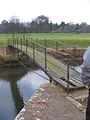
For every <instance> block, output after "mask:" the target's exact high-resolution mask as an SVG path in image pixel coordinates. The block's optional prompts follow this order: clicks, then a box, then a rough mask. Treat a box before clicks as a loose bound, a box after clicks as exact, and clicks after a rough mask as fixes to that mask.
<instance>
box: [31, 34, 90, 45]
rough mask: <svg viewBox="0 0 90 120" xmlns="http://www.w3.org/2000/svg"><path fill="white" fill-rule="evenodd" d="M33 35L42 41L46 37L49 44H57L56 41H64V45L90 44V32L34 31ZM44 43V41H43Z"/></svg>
mask: <svg viewBox="0 0 90 120" xmlns="http://www.w3.org/2000/svg"><path fill="white" fill-rule="evenodd" d="M31 37H32V38H33V39H34V40H35V39H37V38H38V39H39V40H40V42H41V41H42V42H44V40H45V39H47V41H48V43H47V44H48V45H50V44H51V46H54V45H55V42H56V41H59V42H62V43H63V45H62V46H69V45H70V46H78V47H87V46H89V45H90V34H89V33H88V34H87V33H86V34H85V33H83V34H76V33H39V34H38V33H32V34H31ZM43 44H44V43H43Z"/></svg>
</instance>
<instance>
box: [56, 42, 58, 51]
mask: <svg viewBox="0 0 90 120" xmlns="http://www.w3.org/2000/svg"><path fill="white" fill-rule="evenodd" d="M56 51H58V41H56Z"/></svg>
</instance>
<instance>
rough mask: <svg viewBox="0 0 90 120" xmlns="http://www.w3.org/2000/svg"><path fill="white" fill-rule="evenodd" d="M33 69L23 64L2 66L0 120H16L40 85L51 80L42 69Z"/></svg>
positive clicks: (0, 73) (0, 70)
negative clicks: (28, 68)
mask: <svg viewBox="0 0 90 120" xmlns="http://www.w3.org/2000/svg"><path fill="white" fill-rule="evenodd" d="M31 69H32V70H30V71H29V70H27V69H25V68H24V67H22V66H20V67H15V68H9V67H8V68H0V120H14V118H15V117H16V115H17V114H18V113H19V111H20V110H21V109H22V108H23V106H24V103H25V102H27V101H28V100H29V99H30V97H31V96H32V95H33V93H34V92H35V91H36V90H37V89H38V88H39V87H40V85H42V84H44V83H48V82H49V81H48V80H46V79H45V78H47V79H49V78H48V76H47V75H46V74H45V73H44V72H43V71H42V70H41V69H39V68H37V67H35V68H32V67H31ZM36 73H38V74H40V75H42V76H44V77H45V78H43V77H41V76H39V75H38V74H36Z"/></svg>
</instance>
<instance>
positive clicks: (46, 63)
mask: <svg viewBox="0 0 90 120" xmlns="http://www.w3.org/2000/svg"><path fill="white" fill-rule="evenodd" d="M45 71H46V72H47V51H46V48H45Z"/></svg>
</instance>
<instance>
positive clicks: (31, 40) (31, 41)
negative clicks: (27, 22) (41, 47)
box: [30, 37, 33, 48]
mask: <svg viewBox="0 0 90 120" xmlns="http://www.w3.org/2000/svg"><path fill="white" fill-rule="evenodd" d="M32 44H33V39H32V37H31V39H30V47H31V48H32V47H33V46H32Z"/></svg>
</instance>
